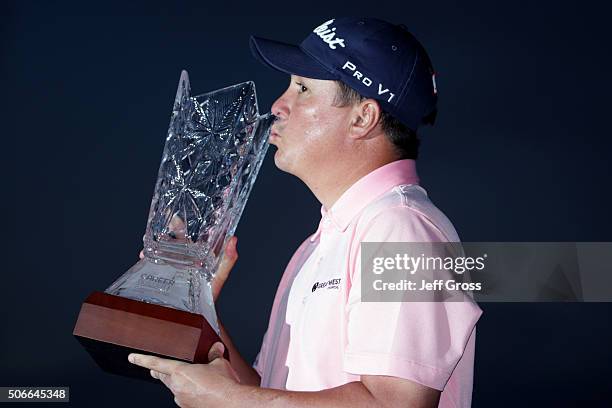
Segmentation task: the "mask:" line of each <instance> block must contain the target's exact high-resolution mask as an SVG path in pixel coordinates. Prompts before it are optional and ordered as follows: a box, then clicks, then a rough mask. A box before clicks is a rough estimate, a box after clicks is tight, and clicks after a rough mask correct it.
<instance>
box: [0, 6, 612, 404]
mask: <svg viewBox="0 0 612 408" xmlns="http://www.w3.org/2000/svg"><path fill="white" fill-rule="evenodd" d="M445 3H447V4H443V2H421V4H418V5H417V4H410V3H403V4H399V3H397V4H391V3H385V2H382V1H376V2H375V5H376V6H375V7H374V2H355V1H353V2H350V3H349V2H344V3H341V2H334V3H330V2H328V3H326V5H325V7H321V8H318V7H316V6H315V3H312V2H305V3H288V4H280V3H270V4H265V5H264V4H261V5H255V4H253V5H252V6H251V7H250V8H249V7H247V6H246V5H241V4H236V3H232V4H231V5H230V6H231V9H230V10H227V9H226V10H220V9H219V10H218V9H215V8H213V7H212V6H210V5H209V4H206V3H205V2H193V3H184V2H180V3H179V2H170V1H168V2H164V3H159V4H155V3H154V2H146V3H139V4H135V3H130V4H123V5H116V6H113V7H109V6H102V5H95V4H93V3H87V4H88V5H79V3H75V4H66V3H61V4H59V3H50V2H48V3H47V2H45V3H43V2H40V3H24V2H19V3H17V2H15V3H12V4H10V3H9V4H4V6H3V10H2V20H1V24H0V31H1V36H0V38H1V40H0V58H1V68H0V69H1V75H0V77H1V78H2V83H1V89H2V98H0V103H2V109H1V112H2V122H1V128H0V133H1V134H2V145H3V146H4V147H3V148H2V152H3V154H2V156H3V157H2V160H1V163H2V171H3V176H4V177H3V182H4V187H3V189H2V190H3V192H2V196H1V197H2V200H1V201H2V213H3V215H4V219H5V220H6V223H7V224H8V230H7V231H6V232H5V235H4V238H3V248H4V251H3V253H2V258H3V262H2V265H3V267H2V278H1V280H2V284H1V285H0V287H1V288H2V289H3V290H2V297H1V299H2V304H0V306H1V310H2V326H1V327H2V328H1V329H0V330H1V331H0V333H1V336H0V385H4V386H9V385H24V386H25V385H41V386H45V385H48V386H51V385H55V386H59V385H68V386H70V387H71V400H72V404H73V405H75V406H109V405H119V406H127V405H132V404H137V405H138V406H170V405H172V398H171V397H170V395H169V392H168V391H167V390H166V389H165V388H163V387H161V386H156V385H153V384H147V383H142V382H139V381H135V380H129V379H124V378H121V377H116V376H112V375H108V374H104V373H103V372H101V371H100V370H99V369H98V368H97V367H96V366H95V365H94V363H93V361H92V360H91V359H90V358H89V356H88V355H87V354H86V353H85V352H84V351H83V349H81V347H80V346H79V345H78V343H77V342H76V340H74V338H73V337H72V334H71V332H72V329H73V325H74V323H75V319H76V316H77V313H78V310H79V307H80V304H81V302H82V301H83V299H84V298H85V297H86V296H87V295H88V294H89V293H90V292H91V291H93V290H103V289H105V288H106V287H107V286H108V285H110V284H111V283H112V282H113V281H114V280H115V279H116V278H117V277H118V276H119V275H120V274H121V273H123V272H124V271H125V270H127V269H128V268H129V267H130V266H131V265H132V264H133V263H134V262H135V261H136V258H137V253H138V251H139V249H140V247H141V237H142V234H143V231H144V227H145V224H146V218H147V213H148V208H149V204H150V200H151V194H152V189H153V185H154V182H155V178H156V175H157V169H158V165H159V160H160V157H161V151H162V147H163V142H164V137H165V132H166V129H167V126H168V120H169V117H170V111H171V106H172V102H173V98H174V94H175V91H176V86H177V82H178V78H179V74H180V70H181V69H183V68H185V69H187V70H188V71H189V73H190V76H191V81H192V88H193V90H194V91H195V92H204V91H208V90H212V89H216V88H220V87H224V86H227V85H230V84H233V83H237V82H242V81H245V80H254V81H255V82H256V84H257V87H258V88H257V89H258V93H259V100H260V104H261V107H262V110H268V109H269V107H270V105H271V103H272V102H273V101H274V99H275V97H276V96H278V95H279V94H280V93H281V92H282V90H283V89H284V87H285V86H286V84H287V81H288V78H286V77H285V76H283V75H282V74H278V73H276V72H273V71H270V70H268V69H267V68H265V67H263V66H261V65H259V64H258V63H257V62H256V61H255V60H254V59H253V58H252V57H251V56H250V53H249V50H248V43H247V39H248V36H249V35H250V34H257V35H260V36H263V37H270V38H276V39H280V40H284V41H287V42H299V41H301V39H302V38H303V37H304V36H305V35H306V34H307V33H308V32H309V30H311V29H312V28H313V27H315V26H317V25H318V24H320V23H321V22H323V21H325V19H328V18H330V17H333V16H334V15H341V14H345V15H346V14H353V15H354V14H365V15H371V16H376V17H380V18H383V19H387V20H390V21H393V22H397V23H404V24H406V25H407V26H408V27H409V28H410V30H411V31H412V32H413V33H414V34H415V35H416V36H417V38H419V39H420V40H421V42H422V43H423V44H424V45H425V47H426V48H427V49H428V50H429V54H430V56H431V58H432V60H433V63H434V66H435V68H436V70H437V72H438V75H437V82H438V89H439V95H440V106H439V110H440V114H439V117H438V121H437V124H436V127H435V128H428V129H425V130H424V131H423V132H422V138H423V145H422V152H421V157H420V159H419V161H418V165H419V171H420V176H421V179H422V184H423V185H424V187H425V188H426V189H427V190H428V192H429V194H430V197H431V198H432V200H433V201H434V203H436V204H437V205H438V206H439V207H440V208H441V209H442V210H443V211H444V212H445V213H446V214H447V215H448V216H449V218H450V219H451V220H452V221H453V223H454V224H455V226H456V228H457V230H458V231H459V234H460V236H461V238H462V239H463V240H464V241H611V240H612V236H611V233H610V229H611V227H612V222H611V221H610V216H609V209H610V208H611V204H612V198H611V195H610V190H609V186H610V181H609V179H610V175H611V168H610V162H609V158H608V155H609V151H610V147H611V144H610V140H609V136H610V131H609V118H610V115H609V113H608V110H609V106H610V104H609V96H610V81H609V72H610V71H611V70H612V64H611V61H610V47H609V41H610V34H609V33H610V31H609V28H608V27H609V21H608V20H607V16H608V15H609V13H608V11H607V10H605V9H603V8H601V7H599V6H597V3H595V2H585V1H582V2H575V3H560V2H533V3H527V2H525V3H520V2H516V1H512V2H506V4H505V5H504V4H500V3H499V2H491V1H481V2H476V3H474V2H470V4H469V5H467V4H463V5H461V6H457V5H455V4H454V3H453V2H445ZM589 3H590V4H589ZM229 12H233V13H245V14H246V13H247V12H250V13H253V14H251V15H236V14H228V13H229ZM276 12H282V13H283V15H278V16H277V15H274V14H275V13H276ZM311 12H312V13H311ZM310 14H312V15H310ZM273 150H274V148H272V151H273ZM318 219H319V204H318V203H317V201H316V200H315V198H314V197H313V196H312V194H311V193H310V192H309V191H308V190H307V189H306V187H305V186H304V185H303V184H301V182H300V181H299V180H297V179H296V178H294V177H292V176H290V175H287V174H284V173H281V172H280V171H278V170H277V169H276V168H275V167H274V164H273V160H272V159H271V157H268V158H267V160H266V162H265V163H264V166H263V168H262V170H261V173H260V177H259V179H258V181H257V184H256V185H255V188H254V190H253V193H252V196H251V198H250V201H249V203H248V205H247V208H246V210H245V212H244V215H243V218H242V221H241V223H240V226H239V228H238V231H237V235H238V236H239V245H238V248H239V253H240V260H239V262H238V264H237V266H236V268H235V270H234V271H233V273H232V277H231V278H230V280H229V282H228V284H227V285H226V288H225V289H224V292H223V295H222V298H221V300H220V314H221V316H222V319H223V320H224V322H225V324H226V326H227V327H228V329H229V330H230V332H231V333H232V336H233V338H234V340H235V342H236V343H237V345H238V346H239V348H240V349H241V351H242V353H243V355H244V356H245V357H246V358H247V359H253V358H254V357H255V355H256V353H257V351H258V349H259V346H260V341H261V336H262V335H263V333H264V331H265V328H266V325H267V319H268V316H269V311H270V308H271V303H272V299H273V295H274V292H275V290H276V284H277V283H278V281H279V279H280V276H281V273H282V271H283V268H284V266H285V265H286V263H287V261H288V259H289V257H290V256H291V254H292V252H293V251H294V250H295V248H296V247H297V246H298V245H299V243H300V242H301V241H302V239H304V238H305V237H306V236H307V235H309V234H310V233H311V232H313V231H314V230H315V229H316V226H317V224H318ZM482 308H483V309H484V311H485V313H484V315H483V317H482V319H481V321H480V323H479V325H478V336H477V356H476V367H475V386H474V406H475V407H505V406H508V407H511V406H546V407H565V406H567V407H572V406H607V405H608V404H607V402H608V400H609V399H610V397H611V396H612V393H611V391H610V388H609V377H610V375H609V365H610V363H611V362H612V359H611V351H610V346H609V344H610V343H611V341H612V331H611V328H610V324H609V322H610V318H609V314H610V312H611V311H612V306H611V305H610V304H578V303H574V304H483V305H482Z"/></svg>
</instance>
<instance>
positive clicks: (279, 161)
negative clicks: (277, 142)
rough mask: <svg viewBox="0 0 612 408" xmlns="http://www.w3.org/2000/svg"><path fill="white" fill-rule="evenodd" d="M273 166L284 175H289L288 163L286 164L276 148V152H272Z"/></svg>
mask: <svg viewBox="0 0 612 408" xmlns="http://www.w3.org/2000/svg"><path fill="white" fill-rule="evenodd" d="M274 165H275V166H276V168H277V169H279V170H281V171H284V172H285V173H291V169H290V166H289V163H287V160H285V158H284V157H283V153H282V152H281V151H280V149H278V147H277V148H276V152H274ZM291 174H293V173H291Z"/></svg>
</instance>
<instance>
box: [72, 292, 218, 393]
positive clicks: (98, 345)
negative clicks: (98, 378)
mask: <svg viewBox="0 0 612 408" xmlns="http://www.w3.org/2000/svg"><path fill="white" fill-rule="evenodd" d="M73 334H74V336H75V337H76V338H77V340H78V341H79V342H80V343H81V344H82V345H83V347H84V348H85V349H86V350H87V352H88V353H89V354H90V355H91V356H92V357H93V359H94V360H95V361H96V363H97V364H98V366H100V368H102V369H103V370H104V371H107V372H109V373H113V374H119V375H123V376H128V377H134V378H140V379H144V380H148V381H155V382H157V380H155V379H153V378H152V377H151V375H150V372H149V370H148V369H145V368H142V367H139V366H136V365H134V364H131V363H129V362H128V360H127V357H128V354H130V353H132V352H136V353H144V354H151V355H155V356H159V357H164V358H171V359H175V360H182V361H185V362H188V363H208V351H209V350H210V347H211V346H212V345H213V343H215V342H217V341H221V339H220V338H219V336H218V335H217V333H215V331H214V330H213V328H212V327H211V326H210V325H209V324H208V322H207V321H206V319H205V318H204V316H201V315H199V314H195V313H189V312H185V311H181V310H177V309H172V308H168V307H164V306H159V305H154V304H150V303H145V302H139V301H137V300H132V299H128V298H123V297H120V296H114V295H109V294H107V293H103V292H93V293H92V294H91V295H89V297H88V298H87V299H85V302H84V303H83V305H82V307H81V311H80V313H79V317H78V319H77V322H76V326H75V327H74V331H73ZM225 358H229V356H228V353H227V348H226V351H225Z"/></svg>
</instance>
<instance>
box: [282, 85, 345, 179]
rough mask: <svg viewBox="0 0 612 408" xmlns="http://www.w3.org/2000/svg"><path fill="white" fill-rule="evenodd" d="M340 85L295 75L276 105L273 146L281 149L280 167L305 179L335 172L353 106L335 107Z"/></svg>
mask: <svg viewBox="0 0 612 408" xmlns="http://www.w3.org/2000/svg"><path fill="white" fill-rule="evenodd" d="M336 91H337V85H336V84H335V82H334V81H324V80H318V79H311V78H304V77H299V76H295V75H292V76H291V83H290V84H289V87H288V88H287V90H286V91H285V92H284V93H283V94H282V95H281V96H280V97H279V98H278V99H277V100H276V102H274V104H273V105H272V113H273V114H274V115H276V116H277V117H278V120H277V121H276V122H275V123H274V125H273V127H272V132H271V135H270V143H271V144H273V145H275V146H276V147H277V148H278V150H277V151H276V153H275V155H274V162H275V164H276V166H277V167H278V168H279V169H281V170H283V171H286V172H288V173H291V174H294V175H296V176H298V177H300V178H302V180H304V176H307V177H318V176H319V175H323V174H326V172H328V171H331V172H332V174H333V169H334V164H335V163H334V161H335V160H336V161H337V159H338V157H339V155H338V153H339V151H341V150H339V149H342V148H343V147H345V144H346V143H347V140H346V139H347V138H346V135H347V131H348V129H349V123H350V120H349V113H350V112H351V108H350V107H335V106H332V103H333V102H334V98H335V96H336Z"/></svg>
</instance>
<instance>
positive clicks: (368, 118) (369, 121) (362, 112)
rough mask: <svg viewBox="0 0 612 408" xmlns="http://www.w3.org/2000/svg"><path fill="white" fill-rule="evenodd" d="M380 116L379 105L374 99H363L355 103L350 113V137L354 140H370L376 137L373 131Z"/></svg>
mask: <svg viewBox="0 0 612 408" xmlns="http://www.w3.org/2000/svg"><path fill="white" fill-rule="evenodd" d="M381 116H382V110H381V108H380V105H379V103H378V102H377V101H375V100H374V99H369V98H368V99H364V100H363V101H361V102H359V103H357V104H356V105H355V106H354V108H353V112H352V116H351V125H350V129H349V135H350V137H352V138H354V139H363V138H367V139H369V138H371V137H374V136H375V135H376V132H373V130H374V129H375V128H376V126H378V122H379V121H380V118H381Z"/></svg>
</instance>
